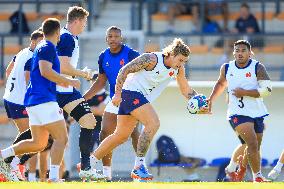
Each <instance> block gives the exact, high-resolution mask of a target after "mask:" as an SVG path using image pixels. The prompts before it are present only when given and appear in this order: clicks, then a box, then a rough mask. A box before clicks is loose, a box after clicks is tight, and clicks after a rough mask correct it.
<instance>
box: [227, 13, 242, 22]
mask: <svg viewBox="0 0 284 189" xmlns="http://www.w3.org/2000/svg"><path fill="white" fill-rule="evenodd" d="M239 17H240V12H230V13H229V20H237V19H238V18H239Z"/></svg>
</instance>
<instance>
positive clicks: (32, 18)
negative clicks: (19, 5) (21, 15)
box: [25, 12, 39, 21]
mask: <svg viewBox="0 0 284 189" xmlns="http://www.w3.org/2000/svg"><path fill="white" fill-rule="evenodd" d="M25 14H26V18H27V20H28V21H36V20H37V19H38V18H39V14H38V13H37V12H27V13H25Z"/></svg>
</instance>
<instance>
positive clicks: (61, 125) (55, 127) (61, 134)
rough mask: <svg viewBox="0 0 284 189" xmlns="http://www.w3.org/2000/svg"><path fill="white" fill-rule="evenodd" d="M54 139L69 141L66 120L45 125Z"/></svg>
mask: <svg viewBox="0 0 284 189" xmlns="http://www.w3.org/2000/svg"><path fill="white" fill-rule="evenodd" d="M44 127H45V128H46V130H48V132H49V134H50V135H51V137H52V138H53V139H54V140H57V141H62V142H64V143H66V142H67V128H66V124H65V120H64V119H62V120H58V121H56V122H53V123H49V124H46V125H45V126H44Z"/></svg>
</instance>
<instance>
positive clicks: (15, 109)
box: [4, 100, 29, 119]
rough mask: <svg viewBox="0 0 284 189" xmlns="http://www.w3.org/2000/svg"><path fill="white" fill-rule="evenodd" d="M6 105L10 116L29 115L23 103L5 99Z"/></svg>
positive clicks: (20, 116) (26, 116)
mask: <svg viewBox="0 0 284 189" xmlns="http://www.w3.org/2000/svg"><path fill="white" fill-rule="evenodd" d="M4 106H5V109H6V112H7V116H8V118H11V119H20V118H28V117H29V116H28V113H27V111H26V107H25V106H23V105H19V104H14V103H12V102H9V101H7V100H4Z"/></svg>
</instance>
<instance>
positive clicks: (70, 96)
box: [56, 89, 83, 108]
mask: <svg viewBox="0 0 284 189" xmlns="http://www.w3.org/2000/svg"><path fill="white" fill-rule="evenodd" d="M56 98H57V103H58V105H59V107H60V108H63V107H64V106H65V105H66V104H68V103H70V102H72V101H74V100H78V99H80V98H83V96H82V95H81V93H80V92H79V91H78V90H76V89H73V93H59V92H57V93H56Z"/></svg>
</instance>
